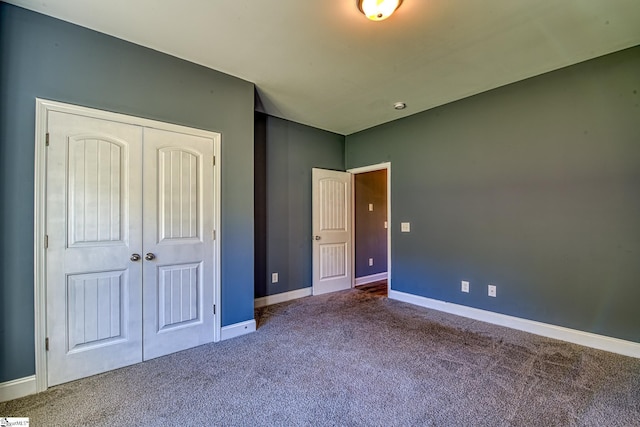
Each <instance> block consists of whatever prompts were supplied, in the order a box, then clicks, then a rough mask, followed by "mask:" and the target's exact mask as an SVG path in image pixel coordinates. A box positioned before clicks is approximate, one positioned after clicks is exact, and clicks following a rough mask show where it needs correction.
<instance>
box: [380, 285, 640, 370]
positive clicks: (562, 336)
mask: <svg viewBox="0 0 640 427" xmlns="http://www.w3.org/2000/svg"><path fill="white" fill-rule="evenodd" d="M389 298H390V299H394V300H398V301H403V302H408V303H409V304H414V305H419V306H420V307H425V308H431V309H434V310H438V311H444V312H445V313H451V314H455V315H458V316H462V317H468V318H470V319H475V320H480V321H482V322H487V323H493V324H494V325H500V326H506V327H508V328H512V329H517V330H520V331H524V332H530V333H532V334H536V335H542V336H544V337H548V338H555V339H558V340H562V341H568V342H571V343H574V344H580V345H584V346H586V347H592V348H597V349H598V350H605V351H610V352H612V353H618V354H622V355H624V356H630V357H636V358H640V343H637V342H633V341H626V340H622V339H619V338H612V337H608V336H605V335H598V334H594V333H591V332H584V331H579V330H577V329H570V328H565V327H563V326H556V325H551V324H548V323H542V322H536V321H534V320H529V319H522V318H520V317H514V316H508V315H506V314H500V313H494V312H493V311H487V310H480V309H478V308H473V307H467V306H464V305H459V304H454V303H449V302H446V301H440V300H436V299H431V298H426V297H421V296H418V295H413V294H407V293H404V292H399V291H394V290H391V291H390V292H389Z"/></svg>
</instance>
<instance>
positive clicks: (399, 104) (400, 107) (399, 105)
mask: <svg viewBox="0 0 640 427" xmlns="http://www.w3.org/2000/svg"><path fill="white" fill-rule="evenodd" d="M393 108H395V109H396V110H404V109H405V108H407V104H405V103H404V102H396V103H395V104H393Z"/></svg>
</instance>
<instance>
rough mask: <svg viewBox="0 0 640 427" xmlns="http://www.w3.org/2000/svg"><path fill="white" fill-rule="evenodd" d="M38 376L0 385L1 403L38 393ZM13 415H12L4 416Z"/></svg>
mask: <svg viewBox="0 0 640 427" xmlns="http://www.w3.org/2000/svg"><path fill="white" fill-rule="evenodd" d="M36 391H37V390H36V376H35V375H32V376H30V377H24V378H19V379H17V380H13V381H7V382H4V383H1V384H0V402H6V401H8V400H13V399H18V398H20V397H24V396H28V395H30V394H35V393H36ZM2 415H3V416H4V415H11V414H2Z"/></svg>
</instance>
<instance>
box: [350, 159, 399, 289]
mask: <svg viewBox="0 0 640 427" xmlns="http://www.w3.org/2000/svg"><path fill="white" fill-rule="evenodd" d="M379 170H386V171H387V294H388V293H389V291H391V228H392V227H391V224H392V223H391V162H385V163H378V164H375V165H369V166H362V167H358V168H353V169H347V172H349V173H350V174H351V188H352V189H353V191H352V192H351V197H352V198H353V204H354V206H355V197H356V192H355V176H356V175H357V174H360V173H365V172H374V171H379ZM351 220H352V224H351V233H352V237H351V238H352V241H353V245H351V263H352V266H351V268H352V271H353V272H354V274H353V275H352V279H353V283H352V284H351V287H352V288H353V287H355V283H356V282H355V281H356V277H355V276H356V275H355V262H356V255H355V252H356V236H355V233H356V224H355V222H356V214H355V208H354V209H353V210H352V212H351Z"/></svg>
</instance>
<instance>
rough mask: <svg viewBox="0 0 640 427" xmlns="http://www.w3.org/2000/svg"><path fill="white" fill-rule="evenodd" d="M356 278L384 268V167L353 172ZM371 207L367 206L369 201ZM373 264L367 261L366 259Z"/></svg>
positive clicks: (385, 265) (385, 236) (385, 264)
mask: <svg viewBox="0 0 640 427" xmlns="http://www.w3.org/2000/svg"><path fill="white" fill-rule="evenodd" d="M354 192H355V197H354V211H355V238H356V239H355V273H356V278H359V277H365V276H371V275H373V274H378V273H384V272H386V271H387V229H386V228H385V227H384V223H385V221H387V171H386V169H383V170H377V171H371V172H365V173H359V174H356V175H354ZM370 204H371V205H373V206H372V207H373V210H369V205H370ZM370 258H372V259H373V265H372V266H370V265H369V259H370Z"/></svg>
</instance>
